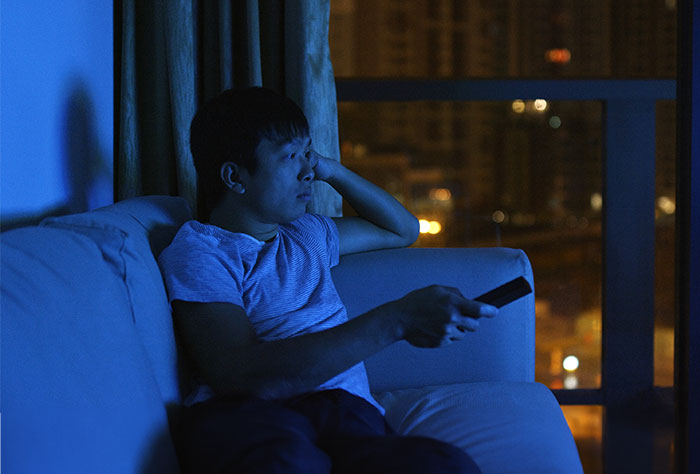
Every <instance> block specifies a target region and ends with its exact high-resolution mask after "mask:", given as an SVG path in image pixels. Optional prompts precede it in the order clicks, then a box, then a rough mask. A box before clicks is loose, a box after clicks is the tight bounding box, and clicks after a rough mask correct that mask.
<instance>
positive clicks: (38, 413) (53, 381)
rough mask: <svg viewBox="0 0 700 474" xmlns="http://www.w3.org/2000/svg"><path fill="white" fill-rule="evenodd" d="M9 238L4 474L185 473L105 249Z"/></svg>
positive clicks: (39, 231)
mask: <svg viewBox="0 0 700 474" xmlns="http://www.w3.org/2000/svg"><path fill="white" fill-rule="evenodd" d="M1 240H2V251H1V257H2V264H1V268H2V279H1V284H2V285H1V286H2V295H1V297H0V301H1V304H2V310H1V311H2V409H3V419H2V421H3V426H2V430H3V433H2V435H3V439H2V444H3V446H2V447H3V459H2V461H3V468H6V470H7V472H23V473H30V474H32V473H37V474H39V473H46V472H102V473H124V472H142V473H146V472H154V473H155V472H158V473H161V472H163V473H168V472H177V470H178V467H177V458H176V456H175V451H174V448H173V443H172V441H171V439H170V436H169V426H168V420H167V416H166V411H165V408H164V406H163V403H162V401H161V396H160V390H159V388H158V385H157V383H156V380H155V379H154V377H153V374H152V372H151V369H150V367H149V363H148V360H147V356H146V353H145V352H144V350H143V347H142V344H141V342H140V340H139V337H138V334H137V331H136V328H135V326H134V324H133V321H132V319H131V308H130V303H129V299H128V295H127V294H126V290H125V287H124V285H123V282H122V281H121V279H120V278H118V277H116V276H115V275H114V272H113V271H112V269H111V268H110V265H109V264H108V263H106V262H105V261H104V259H103V254H102V252H101V251H100V249H99V248H98V247H97V246H96V245H95V243H94V242H93V241H92V240H91V239H89V238H87V237H85V236H83V235H80V234H77V233H74V232H68V231H65V230H61V229H53V228H36V227H33V228H24V229H18V230H14V231H9V232H6V233H3V234H1ZM117 242H119V240H118V239H117V240H116V241H115V242H114V244H115V245H116V244H117Z"/></svg>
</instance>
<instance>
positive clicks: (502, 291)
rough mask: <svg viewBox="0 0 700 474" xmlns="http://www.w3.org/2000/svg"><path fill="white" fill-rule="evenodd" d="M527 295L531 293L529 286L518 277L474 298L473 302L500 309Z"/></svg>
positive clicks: (524, 280) (523, 279)
mask: <svg viewBox="0 0 700 474" xmlns="http://www.w3.org/2000/svg"><path fill="white" fill-rule="evenodd" d="M529 293H532V288H530V284H529V283H528V282H527V280H526V279H525V278H523V277H518V278H515V279H513V280H511V281H509V282H508V283H504V284H503V285H501V286H499V287H498V288H494V289H493V290H491V291H489V292H487V293H484V294H483V295H481V296H478V297H477V298H474V300H475V301H480V302H481V303H486V304H490V305H492V306H495V307H496V308H501V307H503V306H505V305H507V304H508V303H512V302H513V301H515V300H517V299H518V298H522V297H523V296H525V295H527V294H529Z"/></svg>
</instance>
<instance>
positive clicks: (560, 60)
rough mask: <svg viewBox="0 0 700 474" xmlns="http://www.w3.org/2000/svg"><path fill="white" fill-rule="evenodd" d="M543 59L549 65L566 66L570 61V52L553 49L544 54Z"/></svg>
mask: <svg viewBox="0 0 700 474" xmlns="http://www.w3.org/2000/svg"><path fill="white" fill-rule="evenodd" d="M544 57H545V59H546V60H547V61H548V62H550V63H557V64H566V63H568V62H570V61H571V51H569V50H568V49H567V48H553V49H550V50H548V51H547V52H546V53H544Z"/></svg>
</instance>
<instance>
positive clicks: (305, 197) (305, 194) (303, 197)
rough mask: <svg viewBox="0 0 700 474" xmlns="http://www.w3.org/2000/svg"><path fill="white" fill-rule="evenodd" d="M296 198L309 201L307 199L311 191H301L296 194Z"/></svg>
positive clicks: (309, 197)
mask: <svg viewBox="0 0 700 474" xmlns="http://www.w3.org/2000/svg"><path fill="white" fill-rule="evenodd" d="M297 199H301V200H304V201H309V200H310V199H311V193H310V192H307V193H301V194H299V195H298V196H297Z"/></svg>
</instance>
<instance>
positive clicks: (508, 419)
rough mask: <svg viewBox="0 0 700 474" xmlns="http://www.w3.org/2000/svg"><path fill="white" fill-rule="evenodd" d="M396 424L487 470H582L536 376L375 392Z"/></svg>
mask: <svg viewBox="0 0 700 474" xmlns="http://www.w3.org/2000/svg"><path fill="white" fill-rule="evenodd" d="M375 398H376V399H377V400H378V401H379V403H381V404H382V405H383V406H384V408H385V409H386V418H387V421H388V423H389V425H391V427H392V428H393V429H394V430H395V431H397V432H398V433H401V434H406V435H419V436H428V437H432V438H436V439H439V440H442V441H446V442H448V443H451V444H453V445H455V446H457V447H459V448H461V449H464V450H465V451H466V452H467V453H468V454H469V455H470V456H472V458H473V459H474V460H475V461H476V463H477V464H478V466H479V468H481V470H482V472H483V473H484V474H489V473H494V474H506V473H518V474H521V473H545V472H546V473H567V474H573V473H577V474H578V473H582V472H583V470H582V467H581V462H580V460H579V456H578V451H577V449H576V445H575V443H574V440H573V436H572V435H571V431H570V430H569V427H568V425H567V423H566V419H565V418H564V415H563V413H562V411H561V408H560V407H559V404H558V403H557V400H556V399H555V398H554V395H553V394H552V392H551V391H550V390H549V389H548V388H547V387H545V386H544V385H542V384H539V383H534V382H476V383H465V384H453V385H445V386H433V387H426V388H417V389H405V390H397V391H392V392H384V393H376V394H375Z"/></svg>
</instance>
